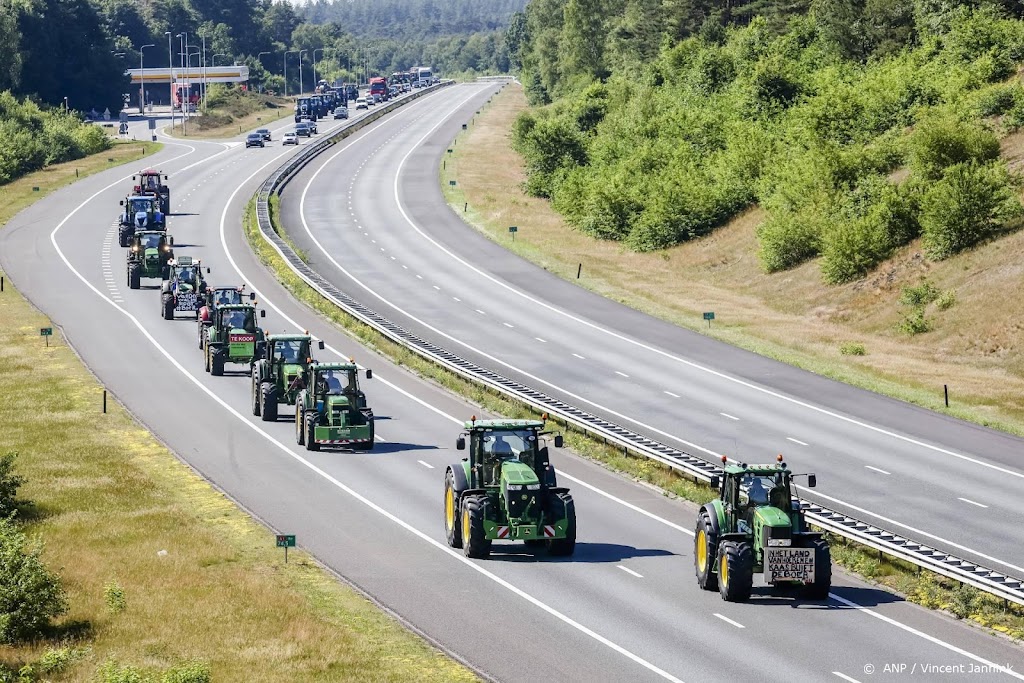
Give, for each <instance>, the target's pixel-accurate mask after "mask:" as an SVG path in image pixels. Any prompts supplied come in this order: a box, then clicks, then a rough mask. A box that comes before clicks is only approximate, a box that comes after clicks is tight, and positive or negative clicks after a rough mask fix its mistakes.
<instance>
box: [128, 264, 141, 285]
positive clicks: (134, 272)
mask: <svg viewBox="0 0 1024 683" xmlns="http://www.w3.org/2000/svg"><path fill="white" fill-rule="evenodd" d="M141 270H142V269H141V268H140V267H139V264H138V263H129V264H128V289H138V288H139V287H141V286H142V273H141V272H140V271H141Z"/></svg>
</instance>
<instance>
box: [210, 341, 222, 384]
mask: <svg viewBox="0 0 1024 683" xmlns="http://www.w3.org/2000/svg"><path fill="white" fill-rule="evenodd" d="M210 374H211V375H213V376H214V377H220V376H222V375H223V374H224V351H223V350H222V349H213V348H211V349H210Z"/></svg>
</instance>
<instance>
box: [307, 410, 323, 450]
mask: <svg viewBox="0 0 1024 683" xmlns="http://www.w3.org/2000/svg"><path fill="white" fill-rule="evenodd" d="M317 417H319V416H318V415H317V414H316V413H315V412H314V413H310V414H309V415H307V416H306V427H305V429H306V450H307V451H318V450H320V444H318V443H317V442H316V421H317Z"/></svg>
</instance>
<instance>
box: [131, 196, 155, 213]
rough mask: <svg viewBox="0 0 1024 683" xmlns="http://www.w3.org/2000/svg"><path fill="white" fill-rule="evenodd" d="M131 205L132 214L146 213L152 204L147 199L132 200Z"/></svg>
mask: <svg viewBox="0 0 1024 683" xmlns="http://www.w3.org/2000/svg"><path fill="white" fill-rule="evenodd" d="M131 203H132V213H140V212H142V213H148V212H149V210H150V209H151V208H152V206H153V204H152V202H150V200H148V199H133V200H132V202H131Z"/></svg>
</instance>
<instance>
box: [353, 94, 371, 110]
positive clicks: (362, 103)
mask: <svg viewBox="0 0 1024 683" xmlns="http://www.w3.org/2000/svg"><path fill="white" fill-rule="evenodd" d="M356 109H369V107H368V106H367V105H366V98H365V97H360V98H359V99H358V100H356Z"/></svg>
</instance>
